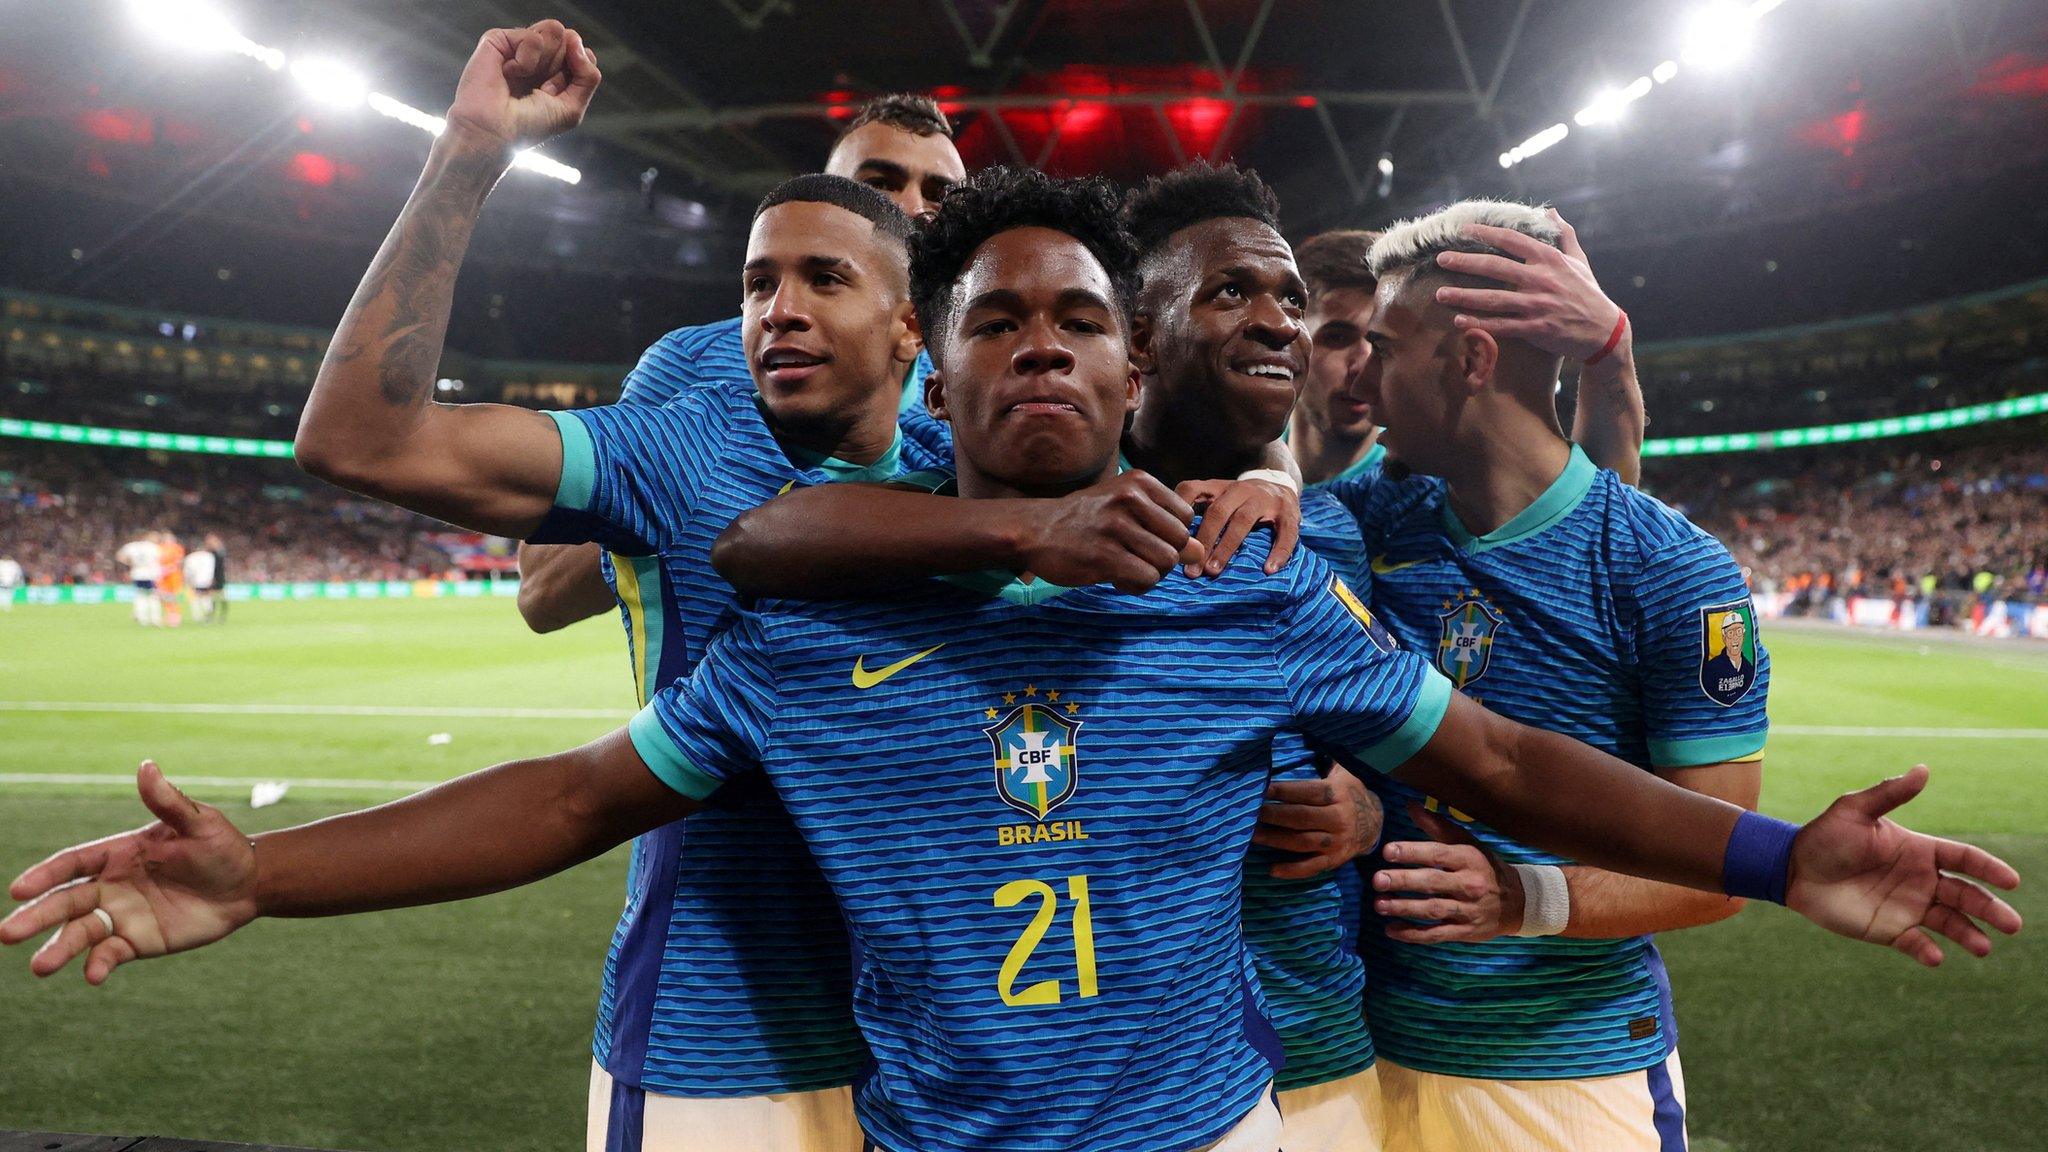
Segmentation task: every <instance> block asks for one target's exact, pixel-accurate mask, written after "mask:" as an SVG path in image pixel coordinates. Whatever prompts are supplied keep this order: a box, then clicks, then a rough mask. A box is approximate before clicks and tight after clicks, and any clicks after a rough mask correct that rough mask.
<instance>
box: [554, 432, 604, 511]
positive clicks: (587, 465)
mask: <svg viewBox="0 0 2048 1152" xmlns="http://www.w3.org/2000/svg"><path fill="white" fill-rule="evenodd" d="M547 416H548V417H549V418H550V419H552V420H553V421H554V422H555V428H556V429H557V430H558V431H560V432H561V434H562V480H561V482H560V483H559V484H556V485H555V506H556V507H557V508H574V509H575V510H576V511H578V512H588V511H590V497H591V494H592V493H593V492H595V491H596V489H597V448H596V446H595V445H593V444H592V443H591V442H590V429H589V428H586V427H584V425H583V421H581V420H578V419H577V418H576V414H575V413H574V412H549V413H547Z"/></svg>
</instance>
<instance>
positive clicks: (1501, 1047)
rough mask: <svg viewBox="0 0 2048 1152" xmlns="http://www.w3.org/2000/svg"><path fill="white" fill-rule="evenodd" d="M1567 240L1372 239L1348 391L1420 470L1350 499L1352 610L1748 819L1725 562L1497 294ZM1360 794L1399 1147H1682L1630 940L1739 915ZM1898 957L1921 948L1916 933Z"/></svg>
mask: <svg viewBox="0 0 2048 1152" xmlns="http://www.w3.org/2000/svg"><path fill="white" fill-rule="evenodd" d="M1572 247H1573V245H1572V243H1571V241H1570V240H1569V239H1568V234H1567V233H1566V232H1565V230H1564V228H1563V227H1562V221H1561V220H1559V219H1558V218H1557V217H1556V215H1555V213H1545V212H1544V211H1541V210H1538V209H1535V208H1529V207H1525V206H1522V205H1517V204H1505V203H1494V202H1467V203H1463V204H1459V205H1455V206H1453V207H1451V208H1448V209H1445V210H1444V211H1442V212H1439V213H1437V214H1434V215H1431V216H1428V217H1424V218H1422V219H1419V220H1412V221H1407V222H1404V223H1402V224H1400V225H1397V226H1395V227H1394V228H1393V229H1391V230H1390V231H1389V232H1387V233H1386V234H1385V235H1384V236H1382V237H1380V239H1379V240H1378V241H1377V242H1376V243H1375V244H1374V246H1373V248H1372V250H1371V261H1372V267H1371V272H1372V274H1373V275H1375V276H1377V277H1378V278H1379V284H1378V289H1377V295H1376V300H1375V306H1374V309H1373V312H1372V314H1371V317H1370V322H1369V327H1368V330H1367V339H1368V341H1369V342H1370V345H1371V348H1372V354H1371V356H1370V357H1369V358H1368V360H1367V362H1366V364H1365V367H1364V370H1363V373H1362V374H1361V377H1360V380H1359V388H1358V390H1357V393H1356V394H1357V395H1358V396H1359V398H1360V399H1362V400H1363V401H1365V402H1366V403H1367V404H1368V405H1369V406H1370V409H1371V411H1372V413H1373V416H1374V417H1375V418H1376V419H1377V420H1378V421H1379V422H1380V423H1381V424H1382V425H1384V426H1385V431H1384V432H1382V434H1381V439H1382V441H1383V442H1385V443H1386V444H1387V446H1388V450H1389V451H1390V452H1391V453H1392V454H1393V456H1394V458H1396V459H1398V460H1399V461H1400V462H1401V463H1402V464H1404V465H1406V466H1407V468H1408V469H1410V470H1412V472H1413V473H1414V475H1413V476H1412V477H1411V478H1407V479H1402V480H1393V479H1388V480H1383V481H1382V482H1381V483H1380V484H1379V485H1378V486H1377V487H1376V488H1374V489H1372V491H1371V492H1370V495H1369V496H1366V497H1365V498H1364V499H1363V502H1362V505H1361V506H1360V507H1359V521H1360V529H1361V532H1362V534H1363V537H1364V541H1365V544H1366V546H1367V549H1368V551H1369V552H1370V553H1371V554H1372V566H1373V572H1374V583H1373V594H1372V604H1373V607H1374V609H1375V610H1376V611H1377V612H1378V613H1379V614H1380V617H1381V619H1382V620H1384V621H1385V622H1386V623H1387V624H1388V626H1389V627H1390V628H1391V629H1392V630H1393V631H1394V632H1395V633H1396V635H1398V636H1399V638H1400V640H1401V642H1402V643H1403V644H1404V645H1406V646H1407V647H1408V648H1410V649H1411V650H1415V651H1421V652H1425V653H1433V654H1434V663H1435V664H1436V666H1437V668H1438V669H1439V670H1440V671H1441V672H1443V673H1444V675H1445V676H1446V677H1448V678H1449V679H1450V680H1451V682H1452V683H1453V684H1454V685H1455V686H1456V687H1457V688H1458V689H1459V690H1460V691H1461V692H1462V693H1464V694H1465V695H1467V696H1470V697H1472V698H1473V699H1477V700H1481V701H1483V702H1484V703H1485V704H1486V705H1487V707H1489V708H1491V709H1493V710H1494V711H1497V712H1499V713H1501V714H1502V715H1505V716H1508V717H1510V718H1513V719H1515V720H1517V721H1519V722H1521V723H1525V724H1529V725H1533V726H1536V727H1540V728H1542V729H1545V730H1546V731H1551V732H1557V733H1562V734H1564V735H1567V736H1571V737H1573V738H1575V739H1578V740H1583V741H1585V742H1587V743H1589V744H1591V745H1593V746H1595V747H1598V748H1601V749H1602V750H1604V751H1606V752H1608V753H1611V754H1613V755H1615V756H1617V757H1619V758H1621V759H1623V760H1626V761H1628V762H1630V763H1632V764H1635V765H1637V766H1638V767H1639V768H1640V769H1642V770H1644V771H1645V772H1646V774H1647V773H1655V774H1656V775H1658V776H1661V777H1662V778H1664V779H1667V780H1670V781H1672V782H1674V783H1677V784H1680V785H1682V786H1684V787H1686V788H1690V789H1692V790H1694V791H1697V792H1701V793H1704V794H1706V795H1710V796H1715V797H1718V798H1720V799H1722V800H1726V801H1729V802H1731V803H1734V804H1738V805H1741V806H1742V807H1744V808H1754V807H1755V806H1756V802H1757V796H1758V792H1759V789H1760V787H1761V782H1762V779H1761V770H1762V764H1761V757H1762V754H1763V746H1764V739H1765V732H1766V727H1767V724H1766V720H1765V716H1764V700H1765V695H1766V692H1767V690H1768V680H1769V672H1768V659H1767V657H1765V656H1763V654H1762V652H1761V649H1760V648H1756V647H1755V646H1754V645H1753V643H1752V642H1751V640H1750V633H1749V616H1750V613H1749V610H1748V607H1747V606H1748V591H1747V589H1746V587H1745V586H1744V581H1743V576H1742V573H1741V572H1740V571H1739V570H1738V569H1737V567H1736V565H1735V563H1734V561H1733V560H1732V559H1731V558H1730V557H1729V555H1728V553H1727V550H1726V549H1725V548H1723V547H1722V546H1721V545H1720V544H1719V543H1718V542H1717V541H1715V540H1714V539H1713V538H1712V537H1710V536H1708V535H1706V534H1705V533H1703V532H1701V531H1699V530H1698V529H1696V528H1694V527H1693V526H1692V525H1691V524H1689V523H1687V522H1686V521H1685V519H1684V518H1683V517H1682V516H1680V515H1679V514H1678V513H1676V512H1673V511H1672V510H1671V509H1669V508H1667V507H1665V506H1664V505H1662V504H1660V503H1658V502H1657V501H1655V500H1653V499H1651V498H1650V497H1648V496H1644V495H1642V494H1641V493H1639V492H1637V491H1636V490H1635V489H1633V488H1631V487H1629V486H1628V485H1627V484H1626V483H1624V482H1623V479H1622V478H1621V477H1619V476H1617V475H1615V474H1614V473H1611V472H1607V471H1603V470H1601V469H1599V468H1596V467H1595V466H1594V464H1593V463H1592V462H1591V461H1590V460H1588V458H1587V456H1586V453H1584V452H1583V451H1581V450H1580V449H1579V448H1576V447H1574V446H1573V445H1572V444H1571V443H1570V442H1569V441H1567V440H1566V439H1565V437H1564V435H1563V432H1562V430H1561V428H1560V426H1559V423H1558V419H1557V410H1556V404H1555V401H1554V397H1553V393H1554V382H1555V381H1556V379H1557V376H1558V370H1559V366H1560V355H1559V352H1558V351H1557V350H1555V349H1548V350H1547V349H1546V348H1545V347H1543V346H1542V343H1539V342H1536V341H1532V339H1530V338H1528V337H1526V336H1524V335H1521V334H1520V333H1522V332H1523V331H1525V330H1524V329H1522V328H1520V327H1519V325H1520V323H1521V319H1522V318H1521V317H1519V316H1515V315H1511V314H1510V313H1511V309H1510V307H1509V305H1510V302H1511V300H1513V299H1514V298H1512V297H1509V296H1506V295H1503V294H1502V293H1501V292H1500V291H1499V290H1498V289H1497V287H1496V285H1495V283H1494V282H1493V281H1496V280H1512V279H1514V278H1517V277H1523V278H1527V277H1531V276H1541V275H1547V274H1550V273H1551V272H1563V273H1567V274H1569V273H1575V272H1576V271H1577V270H1578V269H1579V268H1580V267H1582V264H1583V262H1582V261H1581V260H1579V259H1577V256H1576V253H1575V252H1570V253H1568V252H1567V249H1570V248H1572ZM1546 270H1548V271H1546ZM1488 278H1491V279H1488ZM1515 302H1516V303H1520V302H1522V301H1515ZM1588 319H1590V320H1591V321H1593V322H1592V323H1581V324H1580V325H1579V328H1580V330H1581V332H1582V336H1581V338H1580V339H1581V341H1582V347H1581V348H1580V350H1579V356H1580V358H1582V359H1584V358H1594V359H1605V358H1604V357H1600V356H1599V353H1600V351H1601V349H1600V348H1599V347H1597V346H1595V345H1593V344H1592V341H1593V340H1594V339H1598V338H1599V337H1598V336H1597V335H1595V333H1597V332H1598V331H1599V330H1600V329H1601V328H1603V327H1605V328H1606V329H1607V330H1608V331H1609V332H1611V333H1612V334H1613V335H1614V336H1615V337H1616V338H1617V339H1616V341H1615V343H1618V342H1619V338H1620V337H1622V336H1624V335H1625V329H1626V323H1627V322H1626V317H1622V316H1618V315H1612V316H1610V315H1593V316H1589V317H1588ZM1494 320H1500V321H1502V322H1503V323H1502V324H1501V326H1500V327H1498V328H1495V327H1490V326H1489V325H1490V324H1491V322H1492V321H1494ZM1544 342H1547V340H1545V341H1544ZM1607 352H1608V356H1609V357H1611V356H1612V355H1613V354H1614V349H1613V348H1612V347H1611V346H1610V347H1609V348H1608V349H1607ZM1602 370H1603V365H1601V364H1597V363H1596V364H1595V365H1594V366H1593V367H1592V368H1589V369H1588V370H1587V374H1588V375H1597V374H1598V373H1599V372H1600V371H1602ZM1591 386H1593V387H1599V386H1600V385H1598V384H1594V385H1591ZM1376 786H1377V787H1379V788H1380V789H1381V791H1382V795H1383V797H1384V798H1385V800H1386V803H1387V826H1388V839H1389V840H1390V841H1393V842H1392V843H1389V844H1388V845H1387V846H1386V848H1385V849H1384V853H1385V856H1386V861H1387V863H1386V867H1385V868H1384V869H1382V870H1381V871H1379V872H1378V874H1377V875H1376V876H1375V877H1374V886H1375V888H1376V894H1375V899H1374V909H1375V912H1376V915H1375V916H1374V917H1373V918H1372V919H1371V922H1369V923H1368V924H1367V925H1366V926H1365V929H1364V931H1363V933H1362V944H1363V948H1364V951H1365V953H1366V955H1367V957H1368V958H1369V960H1370V968H1371V975H1372V980H1371V984H1370V986H1369V988H1368V991H1367V1003H1368V1006H1369V1011H1368V1016H1369V1018H1370V1019H1371V1021H1372V1028H1373V1035H1374V1039H1375V1041H1376V1043H1377V1045H1378V1048H1379V1051H1380V1055H1381V1058H1382V1059H1381V1077H1382V1082H1383V1084H1384V1086H1385V1099H1386V1105H1387V1115H1388V1132H1389V1137H1388V1148H1389V1149H1390V1150H1391V1152H1422V1150H1424V1149H1428V1150H1430V1152H1438V1150H1442V1152H1565V1150H1569V1149H1583V1148H1600V1149H1613V1150H1616V1152H1636V1150H1640V1152H1682V1149H1683V1148H1684V1147H1685V1115H1684V1081H1683V1078H1682V1073H1681V1071H1680V1069H1679V1064H1678V1055H1677V1036H1676V1035H1675V1032H1674V1020H1675V1018H1674V1016H1673V1014H1672V1010H1671V1001H1670V986H1669V983H1668V981H1667V979H1666V978H1665V975H1664V970H1663V966H1662V964H1661V962H1660V961H1659V959H1658V957H1657V953H1656V949H1655V948H1654V947H1653V946H1652V944H1651V942H1650V934H1651V933H1653V932H1660V931H1668V930H1672V929H1678V928H1685V927H1690V926H1694V925H1700V924H1707V923H1712V922H1714V921H1717V920H1720V919H1723V918H1725V917H1727V916H1730V915H1733V914H1734V912H1735V911H1736V909H1737V908H1738V906H1739V901H1735V900H1730V899H1726V898H1723V897H1720V896H1716V895H1712V894H1708V893H1702V892H1696V891H1692V890H1690V889H1686V888H1679V887H1675V886H1672V885H1669V884H1660V883H1656V882H1654V881H1649V880H1641V879H1636V878H1633V877H1627V876H1618V875H1615V874H1613V873H1611V872H1604V871H1600V870H1598V869H1595V868H1590V867H1586V866H1584V865H1582V864H1580V863H1577V862H1574V861H1573V860H1571V859H1569V858H1566V857H1561V856H1553V855H1550V854H1547V853H1544V852H1540V851H1537V850H1534V849H1531V848H1529V847H1527V846H1525V845H1524V844H1521V843H1517V842H1516V841H1515V840H1514V839H1512V838H1510V837H1508V836H1506V835H1503V834H1501V833H1499V832H1496V831H1494V830H1493V829H1491V828H1488V827H1486V826H1484V825H1482V824H1478V823H1475V822H1473V821H1472V820H1471V818H1470V817H1469V816H1467V815H1466V814H1465V813H1463V812H1461V811H1459V810H1457V809H1455V808H1447V807H1446V806H1445V805H1444V804H1442V803H1441V802H1440V801H1439V800H1438V799H1437V798H1434V797H1431V796H1428V795H1426V792H1425V791H1424V790H1418V789H1415V788H1413V787H1410V786H1409V785H1407V784H1404V783H1402V782H1400V781H1399V780H1395V779H1387V780H1383V781H1380V782H1379V783H1378V784H1377V785H1376ZM1896 943H1897V945H1898V946H1899V947H1901V948H1902V949H1904V950H1906V951H1908V952H1909V953H1913V954H1916V955H1921V956H1922V957H1923V958H1925V949H1926V947H1927V945H1926V942H1925V941H1924V940H1923V939H1921V938H1920V937H1918V935H1917V934H1908V935H1907V936H1904V937H1901V938H1900V939H1899V940H1898V941H1896Z"/></svg>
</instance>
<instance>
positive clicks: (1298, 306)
mask: <svg viewBox="0 0 2048 1152" xmlns="http://www.w3.org/2000/svg"><path fill="white" fill-rule="evenodd" d="M1307 302H1308V289H1307V288H1306V287H1305V286H1304V285H1303V284H1302V280H1301V273H1300V272H1299V271H1298V270H1297V269H1296V268H1295V265H1294V253H1293V251H1292V250H1291V249H1289V248H1288V246H1287V242H1286V241H1285V240H1283V239H1281V238H1280V234H1279V233H1278V232H1275V231H1274V230H1273V229H1271V228H1269V227H1267V226H1266V225H1265V224H1262V223H1260V222H1259V221H1257V220H1252V219H1249V218H1245V217H1223V218H1220V219H1215V220H1204V221H1202V222H1200V223H1198V224H1191V225H1189V226H1188V227H1186V228H1183V229H1181V230H1180V231H1178V232H1175V233H1174V234H1173V235H1172V236H1169V237H1168V238H1167V239H1166V240H1165V242H1164V243H1162V244H1161V245H1160V246H1159V248H1158V250H1157V251H1155V252H1154V253H1153V254H1152V255H1150V256H1149V257H1148V258H1147V259H1146V261H1145V291H1144V295H1143V296H1142V297H1141V300H1140V304H1139V311H1140V313H1141V317H1140V321H1139V332H1138V335H1137V336H1136V338H1135V345H1134V346H1135V348H1136V350H1137V360H1138V362H1139V365H1140V367H1141V368H1143V369H1145V371H1146V375H1147V377H1148V380H1147V386H1148V387H1150V386H1153V384H1154V383H1155V382H1156V386H1157V387H1158V388H1159V389H1160V396H1159V398H1160V400H1161V402H1163V403H1165V404H1168V405H1170V406H1174V407H1198V408H1200V409H1201V410H1203V411H1204V413H1205V422H1207V423H1208V424H1209V426H1210V427H1211V428H1213V429H1215V430H1216V431H1217V433H1218V434H1219V435H1220V436H1221V437H1223V438H1224V439H1226V440H1227V441H1229V442H1230V443H1231V444H1233V445H1236V446H1239V447H1242V448H1247V449H1251V448H1257V447H1258V446H1260V445H1263V444H1266V443H1268V442H1270V441H1272V440H1274V439H1275V438H1277V437H1278V436H1279V435H1280V431H1281V429H1282V428H1284V427H1285V426H1286V424H1287V416H1288V413H1289V412H1291V411H1292V410H1293V408H1294V400H1295V392H1296V388H1297V386H1298V385H1299V383H1300V381H1301V378H1302V375H1303V373H1304V372H1305V371H1306V370H1307V367H1308V354H1309V347H1308V331H1307V329H1306V328H1305V327H1304V326H1303V322H1302V321H1303V313H1304V311H1305V308H1306V306H1307Z"/></svg>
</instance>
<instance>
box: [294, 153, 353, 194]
mask: <svg viewBox="0 0 2048 1152" xmlns="http://www.w3.org/2000/svg"><path fill="white" fill-rule="evenodd" d="M339 171H340V166H339V165H337V164H336V163H335V162H334V158H333V157H332V156H322V155H321V154H320V153H318V152H299V153H296V154H295V155H293V156H292V158H291V161H290V162H289V163H287V164H286V165H285V167H284V174H285V175H286V176H287V177H289V178H290V179H292V180H295V181H297V182H299V183H301V184H310V185H312V186H313V187H315V188H328V187H332V186H333V184H334V177H335V175H336V174H337V173H338V172H339Z"/></svg>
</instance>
